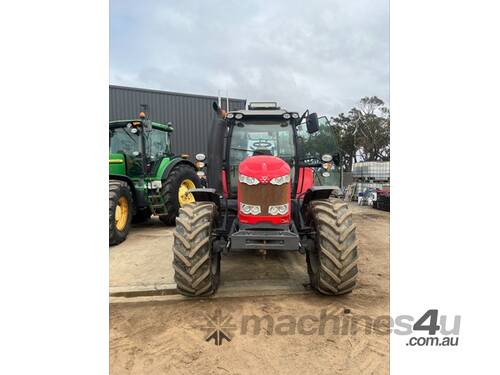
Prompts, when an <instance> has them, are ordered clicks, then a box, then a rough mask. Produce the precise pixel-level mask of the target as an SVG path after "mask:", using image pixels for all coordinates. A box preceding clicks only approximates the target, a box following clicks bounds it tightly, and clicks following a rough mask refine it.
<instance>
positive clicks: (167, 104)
mask: <svg viewBox="0 0 500 375" xmlns="http://www.w3.org/2000/svg"><path fill="white" fill-rule="evenodd" d="M214 101H217V97H216V96H205V95H193V94H183V93H177V92H169V91H159V90H149V89H141V88H134V87H124V86H114V85H110V86H109V120H110V121H113V120H121V119H127V118H132V117H137V115H138V113H139V111H140V105H141V104H148V105H149V113H150V117H151V119H152V120H154V121H158V122H163V123H167V122H169V121H170V122H171V123H172V126H173V127H174V129H175V130H174V133H173V136H172V149H173V152H174V153H176V154H180V153H188V154H190V155H191V156H192V157H193V156H194V155H195V154H196V153H199V152H203V153H206V152H207V140H208V135H209V132H210V126H211V124H212V122H213V121H214V119H215V112H214V111H213V110H212V103H213V102H214ZM245 106H246V100H245V99H233V98H230V99H229V109H230V110H231V111H234V110H238V109H245ZM222 108H224V109H225V108H226V99H225V98H222Z"/></svg>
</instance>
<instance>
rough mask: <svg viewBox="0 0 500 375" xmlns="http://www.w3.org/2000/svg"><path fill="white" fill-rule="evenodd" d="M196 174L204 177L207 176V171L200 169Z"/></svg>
mask: <svg viewBox="0 0 500 375" xmlns="http://www.w3.org/2000/svg"><path fill="white" fill-rule="evenodd" d="M196 175H197V176H198V177H199V178H203V177H205V172H203V171H198V172H196Z"/></svg>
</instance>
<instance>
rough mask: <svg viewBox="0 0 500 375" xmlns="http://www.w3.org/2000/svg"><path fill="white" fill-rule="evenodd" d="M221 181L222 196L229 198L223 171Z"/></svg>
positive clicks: (223, 171)
mask: <svg viewBox="0 0 500 375" xmlns="http://www.w3.org/2000/svg"><path fill="white" fill-rule="evenodd" d="M220 174H221V176H220V177H221V181H222V193H223V194H224V198H226V199H227V198H229V193H228V191H227V179H226V171H225V170H224V169H223V170H222V171H221V173H220Z"/></svg>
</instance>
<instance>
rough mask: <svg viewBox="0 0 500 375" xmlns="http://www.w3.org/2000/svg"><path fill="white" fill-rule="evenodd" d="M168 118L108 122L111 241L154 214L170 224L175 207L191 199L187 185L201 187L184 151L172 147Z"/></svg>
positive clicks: (114, 242) (192, 200)
mask: <svg viewBox="0 0 500 375" xmlns="http://www.w3.org/2000/svg"><path fill="white" fill-rule="evenodd" d="M172 131H173V128H172V126H171V124H170V123H168V124H160V123H157V122H153V121H151V120H149V119H147V118H146V116H145V114H144V112H141V113H140V115H139V118H137V119H129V120H118V121H111V122H110V123H109V244H110V245H117V244H119V243H121V242H123V241H124V240H125V239H126V238H127V235H128V232H129V230H130V226H131V223H132V222H133V223H141V222H145V221H147V220H148V219H149V218H150V217H151V215H158V216H159V218H160V220H161V221H162V222H163V223H165V224H166V225H174V224H175V217H176V216H177V214H178V211H179V208H180V207H182V206H184V205H186V204H189V203H193V202H194V197H193V195H192V194H191V193H189V192H188V190H190V189H194V188H199V187H201V183H200V179H199V178H198V176H197V174H196V167H195V165H194V164H193V163H192V162H190V161H189V160H187V155H182V156H175V155H174V154H173V153H172V152H171V147H170V133H171V132H172Z"/></svg>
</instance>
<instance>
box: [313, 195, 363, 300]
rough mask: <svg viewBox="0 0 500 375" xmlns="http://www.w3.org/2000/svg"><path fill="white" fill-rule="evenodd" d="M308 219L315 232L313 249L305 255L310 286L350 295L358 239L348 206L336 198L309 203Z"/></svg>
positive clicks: (356, 261)
mask: <svg viewBox="0 0 500 375" xmlns="http://www.w3.org/2000/svg"><path fill="white" fill-rule="evenodd" d="M308 220H309V223H310V225H311V226H313V227H314V228H315V230H316V238H315V248H314V250H310V251H308V252H307V270H308V273H309V279H310V282H311V286H312V287H313V288H314V289H315V290H317V291H318V292H319V293H321V294H326V295H339V294H345V293H349V292H351V291H352V290H353V289H354V287H355V286H356V280H357V276H358V267H357V263H358V240H357V239H356V226H355V225H354V224H353V222H352V213H351V211H350V210H349V208H348V205H347V204H346V203H344V202H343V201H341V200H340V199H336V198H330V199H328V200H326V199H324V200H317V201H313V202H312V203H311V204H310V206H309V211H308Z"/></svg>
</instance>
